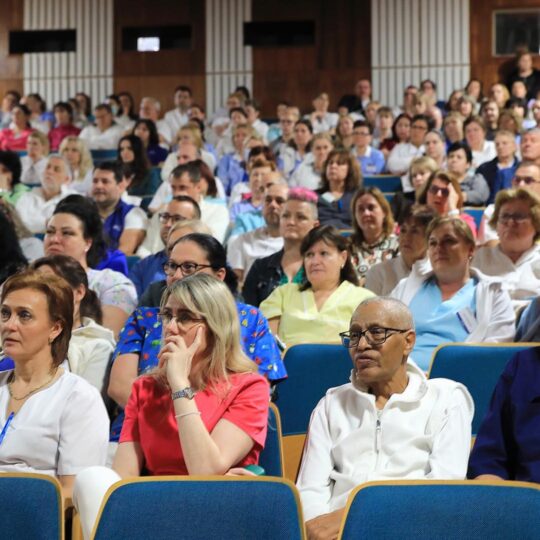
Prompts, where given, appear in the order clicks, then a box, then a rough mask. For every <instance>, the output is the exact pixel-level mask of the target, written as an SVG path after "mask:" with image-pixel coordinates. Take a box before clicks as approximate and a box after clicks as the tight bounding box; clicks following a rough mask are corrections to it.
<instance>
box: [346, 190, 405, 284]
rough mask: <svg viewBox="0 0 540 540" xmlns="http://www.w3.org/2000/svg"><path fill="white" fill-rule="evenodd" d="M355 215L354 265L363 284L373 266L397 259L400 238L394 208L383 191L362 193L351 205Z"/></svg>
mask: <svg viewBox="0 0 540 540" xmlns="http://www.w3.org/2000/svg"><path fill="white" fill-rule="evenodd" d="M351 212H352V214H353V232H352V234H351V251H352V262H353V265H354V267H355V269H356V272H357V274H358V277H359V278H360V282H361V283H363V281H364V279H365V277H366V273H367V271H368V270H369V269H370V267H371V266H373V265H374V264H377V263H379V262H382V261H385V260H388V259H392V258H394V257H395V256H396V255H397V252H398V249H399V245H398V238H397V236H396V235H395V234H394V226H395V223H394V217H393V216H392V210H391V208H390V204H388V201H387V200H386V197H385V196H384V195H383V193H382V192H381V190H380V189H378V188H376V187H369V188H364V189H359V190H358V191H357V192H356V193H355V194H354V196H353V199H352V201H351Z"/></svg>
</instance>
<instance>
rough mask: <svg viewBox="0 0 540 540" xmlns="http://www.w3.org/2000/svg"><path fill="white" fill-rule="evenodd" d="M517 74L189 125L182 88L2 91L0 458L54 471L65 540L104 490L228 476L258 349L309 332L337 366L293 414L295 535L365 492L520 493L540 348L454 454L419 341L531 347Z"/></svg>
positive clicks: (262, 372)
mask: <svg viewBox="0 0 540 540" xmlns="http://www.w3.org/2000/svg"><path fill="white" fill-rule="evenodd" d="M525 56H527V54H525ZM529 57H530V55H529ZM526 63H527V58H525V59H523V57H522V56H520V59H519V62H518V66H519V70H518V72H519V77H521V78H522V79H527V80H529V79H530V77H529V78H527V77H526V74H524V73H525V71H527V70H525V71H523V65H525V64H526ZM519 77H518V79H519ZM519 80H521V79H519ZM531 80H532V79H531ZM535 80H538V86H537V87H534V88H532V87H531V88H530V89H527V90H528V91H529V93H528V94H527V96H526V97H525V96H521V93H520V92H521V90H522V89H521V88H520V85H516V84H513V85H512V86H511V88H510V91H511V92H512V95H510V92H509V91H508V90H507V89H506V87H504V86H502V85H501V84H497V85H493V86H492V87H491V88H490V91H489V93H488V95H487V96H484V94H483V90H482V84H481V81H478V80H471V81H470V82H469V83H468V84H467V86H466V88H465V89H463V90H461V89H460V90H456V91H455V92H453V93H452V94H451V95H450V96H449V97H448V101H447V102H444V101H438V100H437V95H436V84H435V83H434V82H433V81H430V80H425V81H422V83H421V84H420V85H419V87H416V86H414V85H409V86H407V88H406V89H405V91H404V99H403V103H402V104H400V105H396V104H381V103H379V102H378V101H376V100H374V99H373V98H372V96H371V85H370V82H369V81H368V80H365V79H363V80H361V81H359V82H358V84H357V85H356V88H355V93H354V94H352V95H345V96H343V97H342V98H341V99H340V101H339V102H338V103H337V105H336V106H335V111H332V109H331V106H330V105H331V101H330V97H329V96H328V94H326V93H324V92H323V93H320V94H319V95H317V96H316V97H315V99H314V100H313V109H312V110H305V111H302V112H303V113H304V114H302V112H301V111H300V109H299V108H298V107H297V106H295V105H293V104H291V103H287V102H280V104H279V106H278V109H277V116H278V118H277V122H275V123H272V124H271V125H269V123H266V122H264V121H263V120H262V119H261V118H260V107H259V104H258V103H257V102H256V101H255V100H254V99H252V98H251V96H250V95H249V92H248V90H247V89H246V88H245V87H239V88H237V89H236V90H235V91H234V92H233V93H231V94H230V95H229V96H228V99H227V102H226V105H225V107H224V108H223V109H220V110H218V111H216V112H215V113H214V114H213V115H212V116H210V117H207V116H206V114H205V110H204V108H203V107H202V106H201V105H199V104H197V103H195V102H194V100H193V96H192V93H191V90H190V88H189V87H186V86H179V87H177V88H176V90H175V92H174V104H175V108H174V109H172V110H170V111H167V112H165V114H163V115H162V114H161V107H160V103H159V102H158V101H157V100H156V99H155V98H152V97H145V98H143V99H142V100H141V103H140V107H139V110H138V111H137V110H136V106H135V102H134V100H133V97H132V96H131V94H130V93H129V92H120V93H119V94H118V95H110V96H107V97H106V99H105V100H104V101H103V102H102V103H99V104H98V105H97V106H96V107H94V108H93V109H92V107H91V101H90V97H89V96H87V95H86V94H83V93H79V94H77V95H76V96H75V98H73V99H67V100H66V101H63V102H58V103H56V104H55V105H54V107H53V109H52V110H51V111H47V108H46V104H45V103H44V102H43V100H42V99H41V97H40V96H39V94H29V95H27V96H22V97H21V96H20V95H18V94H17V93H16V92H14V91H10V92H8V93H7V94H6V96H5V97H4V100H3V101H2V110H1V115H0V122H1V128H2V129H1V130H0V231H1V232H0V246H1V249H2V250H3V253H4V257H2V260H1V261H0V282H1V283H0V284H1V285H2V288H1V306H0V336H1V340H2V358H1V359H0V400H2V402H3V403H4V406H3V408H2V409H1V410H0V417H3V418H2V420H1V422H2V425H3V429H2V432H1V434H0V471H4V472H8V471H15V472H38V473H45V474H48V475H52V476H55V477H57V478H58V480H59V481H60V484H61V486H62V490H63V494H64V495H65V496H66V497H67V498H73V502H74V504H75V506H76V507H77V508H78V510H79V512H80V515H81V522H82V527H83V533H84V535H85V538H87V537H89V536H90V533H91V530H92V526H93V524H94V522H95V519H96V516H97V514H98V511H99V507H100V504H101V500H102V498H103V495H104V493H105V492H106V491H107V489H108V488H109V486H110V485H111V484H113V483H114V482H116V481H117V480H118V479H120V478H124V477H134V476H135V477H136V476H142V475H175V474H178V475H197V474H200V475H203V474H217V475H223V474H226V473H228V474H250V473H248V472H246V471H245V470H244V469H243V468H244V467H246V466H248V465H256V464H257V462H258V459H259V455H260V453H261V450H262V449H263V447H264V444H265V438H266V430H267V419H268V406H269V401H270V400H271V399H272V400H275V401H276V404H277V406H278V408H279V384H280V382H281V381H283V380H285V379H286V378H287V365H286V364H285V363H284V354H283V351H286V350H287V349H288V348H289V347H291V346H293V345H297V344H305V343H328V344H342V345H343V346H344V347H346V348H348V349H349V352H350V356H351V360H352V372H351V379H350V383H348V384H344V385H343V386H340V387H338V388H334V389H330V390H329V391H328V392H327V394H326V396H325V397H324V398H323V399H322V400H321V401H320V402H319V404H318V405H317V407H316V408H315V410H314V411H313V415H312V418H311V422H310V427H309V432H308V437H307V441H306V446H305V449H304V455H303V459H302V463H301V468H300V472H299V476H298V488H299V491H300V494H301V501H302V505H303V511H304V516H305V518H306V523H307V531H308V537H309V538H311V539H326V538H328V539H330V538H335V537H336V535H337V532H338V530H339V526H340V524H341V518H342V515H343V511H344V507H345V504H346V501H347V496H348V495H349V493H350V492H351V490H352V489H353V488H354V487H355V486H357V485H359V484H361V483H364V482H367V481H370V480H377V479H464V478H466V477H468V478H470V479H474V478H499V479H503V480H509V479H516V480H525V481H533V482H540V435H538V433H540V431H538V429H537V428H538V426H539V425H540V414H539V412H538V411H537V409H536V408H535V407H536V405H535V403H536V401H537V399H538V398H537V394H535V388H536V387H537V386H538V381H540V349H537V348H533V349H530V350H527V351H525V352H522V353H519V354H518V355H516V357H515V358H514V359H512V361H511V362H510V363H509V364H508V366H507V367H506V370H505V371H504V373H503V374H502V376H501V378H500V381H499V383H498V385H497V387H496V388H495V389H494V394H493V399H492V402H491V405H490V409H489V412H488V415H487V416H486V418H485V419H484V422H483V424H482V427H481V429H480V431H479V433H478V438H477V440H476V443H475V445H474V448H473V450H472V452H470V443H471V421H472V417H473V413H474V402H473V400H472V397H471V395H470V394H469V392H468V390H467V388H465V387H464V386H463V385H461V384H459V383H457V382H454V381H450V380H446V379H429V378H428V377H427V373H428V372H429V368H430V362H431V358H432V355H433V352H434V350H435V349H436V348H437V347H438V346H439V345H441V344H444V343H452V342H469V343H494V342H501V343H503V342H512V341H514V340H515V341H534V340H535V338H536V336H537V335H538V336H540V247H539V244H538V241H539V240H540V76H539V77H536V79H535ZM501 86H502V87H503V88H504V90H505V91H506V98H505V99H503V98H501V88H500V87H501ZM537 90H538V92H537ZM514 92H518V93H520V95H519V96H518V95H514ZM502 93H503V94H504V92H502ZM503 97H504V96H503ZM105 154H106V158H104V157H103V156H104V155H105ZM373 177H375V178H373ZM385 182H392V186H393V188H392V189H391V190H387V189H385ZM375 184H376V185H377V186H378V187H375ZM396 185H397V186H398V188H396ZM475 217H476V220H475ZM477 225H478V226H477ZM306 369H309V366H306ZM535 384H536V386H535ZM531 404H533V405H531ZM535 428H536V429H535ZM36 430H37V431H39V432H40V433H41V434H42V435H43V436H41V437H40V438H39V441H38V442H36V440H35V436H34V435H35V433H36ZM469 454H470V455H469Z"/></svg>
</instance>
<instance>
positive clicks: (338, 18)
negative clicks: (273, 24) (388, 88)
mask: <svg viewBox="0 0 540 540" xmlns="http://www.w3.org/2000/svg"><path fill="white" fill-rule="evenodd" d="M252 9H253V11H252V20H253V21H290V20H314V21H315V35H316V41H315V45H313V46H304V47H253V86H254V88H253V93H254V95H255V97H256V98H257V99H258V100H259V101H260V102H261V105H262V109H263V110H262V113H263V115H264V116H275V110H276V105H277V103H278V101H279V99H286V100H288V101H290V102H292V103H294V104H297V105H299V106H300V107H301V108H302V110H303V111H305V112H308V111H309V110H310V107H311V101H312V100H313V98H314V97H315V96H316V95H317V94H318V93H320V92H323V91H324V92H328V94H329V95H330V102H331V103H330V107H331V109H335V107H336V104H337V102H338V100H339V98H340V97H341V96H342V95H343V94H349V93H352V91H353V88H354V84H355V83H356V81H357V80H358V79H359V78H362V77H370V75H371V52H370V17H371V15H370V1H369V0H334V1H332V2H328V1H326V0H273V1H272V2H260V1H256V0H254V1H253V8H252Z"/></svg>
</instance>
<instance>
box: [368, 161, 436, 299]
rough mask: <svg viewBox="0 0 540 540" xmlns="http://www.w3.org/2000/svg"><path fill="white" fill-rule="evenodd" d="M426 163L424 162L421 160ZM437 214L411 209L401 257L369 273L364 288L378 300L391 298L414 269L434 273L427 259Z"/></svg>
mask: <svg viewBox="0 0 540 540" xmlns="http://www.w3.org/2000/svg"><path fill="white" fill-rule="evenodd" d="M419 159H422V158H419ZM435 217H437V212H436V211H435V210H434V209H433V208H430V207H429V206H425V205H414V206H409V207H407V209H406V210H405V213H404V214H403V219H402V221H401V222H400V230H399V237H398V242H399V253H398V255H397V256H396V257H394V258H392V259H387V260H385V261H382V262H379V263H377V264H374V265H373V266H371V268H369V270H368V271H367V273H366V281H365V283H364V286H365V287H366V289H368V290H370V291H371V292H373V293H375V294H376V295H378V296H387V295H389V294H390V293H391V292H392V290H393V289H394V288H395V287H396V285H397V284H398V283H399V282H400V280H402V279H403V278H405V277H407V276H408V275H409V274H410V273H411V270H412V268H413V265H414V267H415V271H416V272H417V273H419V274H424V273H427V272H429V271H430V270H431V264H430V262H429V260H428V259H427V258H426V253H427V240H426V230H427V227H428V225H429V224H430V223H431V221H432V220H433V219H434V218H435Z"/></svg>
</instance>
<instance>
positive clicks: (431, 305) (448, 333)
mask: <svg viewBox="0 0 540 540" xmlns="http://www.w3.org/2000/svg"><path fill="white" fill-rule="evenodd" d="M409 308H410V310H411V312H412V314H413V317H414V324H415V327H416V344H415V346H414V349H413V351H412V353H411V357H412V358H413V360H414V361H415V362H416V363H417V364H418V367H420V369H422V370H424V371H427V370H428V369H429V366H430V363H431V356H432V354H433V351H434V349H435V348H436V347H438V346H439V345H441V344H442V343H447V342H461V341H465V340H466V339H467V337H468V335H469V334H470V333H471V331H472V330H473V328H468V322H467V315H469V316H471V315H472V316H474V318H476V281H475V280H474V279H473V278H471V279H469V281H467V283H465V285H464V286H463V287H462V288H461V289H460V290H459V291H458V292H457V293H456V294H454V296H452V298H450V299H449V300H446V301H444V302H443V300H442V296H441V290H440V289H439V286H438V285H437V283H436V282H435V280H434V279H428V280H427V281H426V282H425V283H424V285H422V287H421V288H420V290H419V291H418V292H417V293H416V294H415V296H414V298H413V299H412V301H411V303H410V305H409Z"/></svg>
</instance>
